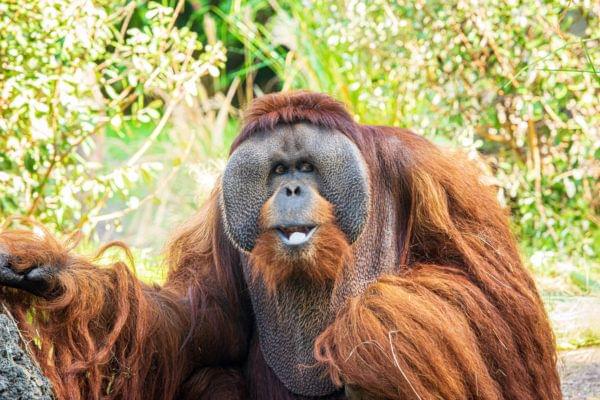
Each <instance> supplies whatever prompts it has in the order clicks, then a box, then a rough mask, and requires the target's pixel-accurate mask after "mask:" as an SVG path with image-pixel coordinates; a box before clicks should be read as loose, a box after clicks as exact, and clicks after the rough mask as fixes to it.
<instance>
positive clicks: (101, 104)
mask: <svg viewBox="0 0 600 400" xmlns="http://www.w3.org/2000/svg"><path fill="white" fill-rule="evenodd" d="M181 4H182V2H180V3H179V4H178V7H180V5H181ZM135 11H136V3H135V2H133V3H127V2H111V1H105V2H101V1H99V2H93V1H90V0H79V1H66V0H35V1H28V2H17V1H13V0H8V1H6V0H5V1H2V2H0V38H1V39H0V60H2V69H0V85H2V86H0V112H1V113H0V130H1V131H2V136H0V217H4V218H5V217H7V216H9V215H12V214H19V215H27V216H33V217H36V218H37V219H38V220H40V221H41V222H44V223H46V224H50V225H53V226H54V227H55V228H57V229H59V230H63V231H64V230H70V229H73V228H83V229H84V230H85V231H89V230H90V229H91V228H92V227H93V226H94V224H95V221H94V217H95V216H96V215H97V214H98V213H99V212H100V210H101V209H102V208H103V206H104V205H105V204H106V202H107V201H108V200H109V199H110V198H111V197H113V196H115V195H116V194H120V195H122V196H124V197H127V196H128V194H129V191H130V189H131V188H132V187H133V186H134V185H135V184H136V183H138V182H140V181H143V182H145V183H148V182H149V181H150V180H151V177H152V175H153V173H154V172H155V171H156V170H159V169H161V167H162V165H161V163H160V162H151V163H147V162H142V156H143V155H144V154H145V153H146V151H147V150H148V148H149V147H150V146H151V145H152V144H153V142H154V141H155V140H156V138H157V136H158V135H159V134H160V133H161V132H162V130H163V129H164V128H165V125H166V123H167V121H168V118H169V116H170V115H171V113H172V112H173V110H174V109H175V106H177V105H178V104H179V103H180V101H181V100H186V102H189V103H192V102H193V100H194V98H195V97H196V96H198V94H199V92H200V91H201V85H200V78H202V77H204V76H207V75H212V76H217V75H219V73H220V68H221V67H222V65H223V63H224V61H225V54H224V49H223V48H222V46H221V45H220V44H219V43H218V42H217V43H214V44H212V45H207V46H203V45H202V43H201V42H200V41H198V40H197V35H196V34H195V33H193V32H191V31H190V30H189V29H187V28H185V27H184V28H178V27H176V26H175V22H176V20H175V18H176V16H177V13H178V10H177V9H175V10H174V9H173V8H171V7H167V6H163V5H160V4H159V3H154V2H150V3H148V4H147V11H146V13H145V18H146V25H144V26H143V27H142V28H130V27H129V22H130V19H131V17H132V15H133V13H134V12H135ZM148 122H153V124H154V125H153V126H154V129H153V131H152V132H151V134H150V135H149V136H148V138H147V140H146V141H144V142H143V144H142V145H141V146H140V147H139V148H137V149H135V150H133V151H131V152H130V156H129V159H128V160H127V161H126V162H124V163H123V164H122V165H119V166H116V167H113V168H111V169H108V168H106V167H103V165H102V164H101V161H102V160H100V159H98V157H97V156H96V154H95V153H94V149H96V148H98V144H99V143H100V144H101V142H102V141H103V138H104V132H105V130H106V128H107V127H108V126H111V127H112V129H113V130H116V131H117V132H119V134H120V135H121V136H122V137H126V136H127V135H128V132H127V130H126V129H123V128H124V127H128V126H131V124H134V125H135V124H140V123H148ZM135 200H136V199H130V202H131V204H130V205H129V207H130V208H136V207H137V204H135V203H136V201H135Z"/></svg>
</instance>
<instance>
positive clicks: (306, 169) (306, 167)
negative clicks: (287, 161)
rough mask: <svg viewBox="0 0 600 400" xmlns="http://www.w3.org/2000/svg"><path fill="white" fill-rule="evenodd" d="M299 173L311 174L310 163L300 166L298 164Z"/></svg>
mask: <svg viewBox="0 0 600 400" xmlns="http://www.w3.org/2000/svg"><path fill="white" fill-rule="evenodd" d="M299 169H300V172H313V169H314V168H313V166H312V164H310V163H307V162H303V163H302V164H300V168H299Z"/></svg>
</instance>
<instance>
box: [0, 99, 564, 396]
mask: <svg viewBox="0 0 600 400" xmlns="http://www.w3.org/2000/svg"><path fill="white" fill-rule="evenodd" d="M0 248H1V252H2V256H0V283H2V285H3V286H4V287H3V288H0V291H1V292H0V295H1V296H2V297H1V299H2V300H3V301H4V302H6V303H8V304H9V306H10V307H11V308H12V310H13V312H15V313H16V314H17V315H18V316H19V318H20V320H21V324H22V328H23V329H24V330H25V331H26V332H29V335H31V336H34V335H35V336H38V337H39V338H40V340H39V341H38V343H40V344H41V346H40V348H39V349H38V352H37V354H36V357H37V358H38V360H39V362H40V364H41V366H42V368H43V369H44V371H45V372H46V374H47V375H48V377H49V378H50V379H51V380H52V381H53V383H54V387H55V390H56V393H57V395H58V397H59V398H64V399H99V398H104V399H247V398H252V399H307V398H319V399H343V398H351V399H352V398H376V399H380V398H385V399H420V400H425V399H453V400H454V399H485V400H487V399H520V400H526V399H540V400H541V399H544V400H548V399H560V398H561V393H560V389H559V379H558V376H557V372H556V354H555V350H554V339H553V335H552V332H551V329H550V326H549V324H548V320H547V318H546V315H545V312H544V308H543V305H542V303H541V301H540V298H539V296H538V293H537V291H536V289H535V286H534V283H533V280H532V278H531V277H530V276H529V274H528V273H527V271H526V270H525V268H524V267H523V264H522V263H521V261H520V258H519V254H518V251H517V246H516V244H515V240H514V239H513V237H512V235H511V234H510V232H509V228H508V224H507V218H506V215H505V213H504V212H503V211H502V210H501V209H500V208H499V206H498V205H497V202H496V200H495V196H494V194H493V193H492V191H491V190H490V189H488V188H486V187H484V186H482V185H481V184H480V183H479V180H478V175H477V172H476V171H475V170H474V169H473V168H472V167H471V165H469V164H468V163H467V162H466V161H464V160H461V159H459V158H457V156H452V155H449V154H446V153H445V152H443V151H441V150H439V149H437V148H436V147H435V146H433V145H432V144H430V143H429V142H428V141H426V140H425V139H423V138H421V137H419V136H417V135H415V134H413V133H411V132H409V131H406V130H402V129H396V128H389V127H379V126H364V125H359V124H357V123H356V122H355V121H354V120H353V119H352V117H351V116H350V115H349V114H348V113H347V112H346V111H345V109H344V107H343V106H342V105H341V104H340V103H338V102H336V101H334V100H332V99H331V98H329V97H327V96H325V95H322V94H314V93H307V92H298V93H291V94H277V95H270V96H264V97H262V98H260V99H258V100H256V101H255V102H254V103H253V104H252V106H251V107H250V109H249V111H248V113H247V116H246V122H245V126H244V128H243V130H242V132H241V134H240V135H239V137H238V138H237V139H236V141H235V143H234V144H233V146H232V149H231V156H230V160H229V162H228V164H227V167H226V169H225V172H224V174H223V176H222V179H221V180H220V183H219V184H218V185H217V187H216V188H215V189H214V191H213V194H212V196H211V197H210V199H209V200H208V202H207V203H206V204H205V205H204V207H203V208H202V209H201V211H200V213H199V215H198V216H197V217H195V218H194V219H193V220H192V221H190V222H189V223H188V224H187V225H186V226H185V227H183V228H182V229H181V231H180V232H179V233H178V234H177V235H176V236H175V238H174V240H173V241H172V242H171V243H170V245H169V248H168V256H167V260H168V261H167V262H168V266H169V274H168V278H167V281H166V283H165V284H164V286H162V287H158V286H148V285H144V284H143V283H140V282H139V281H138V280H137V279H136V278H135V276H133V275H132V273H131V272H130V271H129V270H128V268H127V267H126V265H125V263H120V262H119V263H115V264H114V265H110V266H96V265H94V264H92V262H91V261H89V260H87V259H84V258H82V257H79V256H77V255H74V254H72V253H71V252H70V251H69V249H68V245H63V244H61V243H59V242H58V241H57V240H56V239H54V238H53V237H52V236H51V235H50V234H49V233H47V232H45V233H44V234H33V233H30V232H28V231H15V230H13V231H5V232H3V233H2V234H1V235H0ZM15 288H16V289H22V290H15ZM27 313H28V314H27ZM26 314H27V315H26Z"/></svg>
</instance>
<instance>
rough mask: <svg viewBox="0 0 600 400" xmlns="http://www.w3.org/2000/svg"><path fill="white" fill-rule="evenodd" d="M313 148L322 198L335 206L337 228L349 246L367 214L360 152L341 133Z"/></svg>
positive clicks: (365, 171) (367, 198)
mask: <svg viewBox="0 0 600 400" xmlns="http://www.w3.org/2000/svg"><path fill="white" fill-rule="evenodd" d="M330 138H331V140H326V141H321V142H320V143H319V145H318V146H314V147H313V149H315V159H316V164H317V168H318V169H319V173H320V176H321V188H320V191H321V195H322V196H323V197H325V198H326V199H327V200H328V201H329V202H330V203H332V204H333V205H334V208H335V216H336V219H337V223H338V225H339V227H340V229H341V230H342V231H343V232H344V233H345V234H346V235H347V236H348V240H349V241H350V243H353V242H355V241H356V239H357V238H358V237H359V236H360V234H361V232H362V230H363V227H364V225H365V222H366V219H367V214H368V211H369V184H368V173H367V167H366V165H365V162H364V160H363V158H362V156H361V154H360V151H359V150H358V148H357V147H356V145H354V143H352V142H351V141H350V139H348V138H346V137H345V136H343V135H342V134H337V135H335V136H331V137H330Z"/></svg>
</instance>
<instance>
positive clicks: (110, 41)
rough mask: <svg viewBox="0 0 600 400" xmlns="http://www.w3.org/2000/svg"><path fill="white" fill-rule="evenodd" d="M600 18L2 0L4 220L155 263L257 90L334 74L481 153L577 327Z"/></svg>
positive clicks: (475, 4) (388, 119)
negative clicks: (112, 245)
mask: <svg viewBox="0 0 600 400" xmlns="http://www.w3.org/2000/svg"><path fill="white" fill-rule="evenodd" d="M599 19H600V3H599V2H597V1H595V0H579V1H578V0H553V1H542V0H508V1H504V2H497V1H493V0H452V1H450V2H448V1H437V0H428V1H423V0H417V1H410V2H409V1H391V0H373V1H369V0H345V1H341V0H303V1H295V0H246V1H241V0H223V1H217V0H213V1H209V0H164V1H161V2H147V1H115V0H98V1H90V0H30V1H27V2H22V1H17V0H0V223H4V224H6V225H8V224H10V223H11V222H10V218H11V217H12V216H28V217H32V218H34V219H36V220H38V221H40V222H42V223H44V224H46V225H48V226H49V227H51V228H52V229H54V230H56V231H57V232H63V233H69V232H74V231H80V232H82V233H83V237H84V238H85V240H84V241H83V244H82V247H83V248H84V250H86V249H87V250H89V251H90V252H92V249H93V248H94V247H96V246H97V244H98V243H99V242H105V241H108V240H112V239H117V238H118V239H120V240H124V241H126V242H128V243H129V244H131V245H132V246H133V247H134V250H135V252H136V254H137V258H138V266H137V269H138V273H139V274H140V276H142V278H144V279H147V280H160V279H162V277H163V270H162V268H161V265H160V261H159V257H158V255H159V249H160V248H161V247H162V245H163V244H164V241H165V239H166V238H167V237H168V232H169V230H171V229H172V228H173V227H174V226H176V225H177V223H179V222H180V221H182V220H184V219H186V218H188V217H189V216H190V215H192V214H193V213H194V210H196V209H197V208H198V206H199V204H200V203H201V202H202V200H203V198H204V197H205V196H206V195H207V193H208V191H209V190H210V189H211V187H212V185H213V183H214V182H215V180H216V179H217V177H218V174H219V173H220V171H221V170H222V168H223V166H224V164H225V162H226V157H227V150H228V147H229V144H230V143H231V141H232V140H233V138H234V137H235V135H236V133H237V130H238V127H239V126H240V121H241V116H242V112H243V108H244V107H245V105H247V104H248V102H250V101H251V100H252V99H253V98H255V97H257V96H261V95H262V94H264V93H269V92H274V91H280V90H290V89H297V88H304V89H311V90H316V91H322V92H326V93H329V94H331V95H333V96H334V97H336V98H338V99H339V100H341V101H343V102H344V103H346V104H347V105H348V107H349V109H350V111H351V112H352V113H353V114H354V115H355V117H356V119H357V120H358V121H360V122H362V123H373V124H389V125H395V126H404V127H409V128H411V129H413V130H415V131H417V132H418V133H420V134H423V135H424V136H426V137H428V138H430V139H431V140H433V141H435V142H436V143H438V144H439V145H441V146H443V147H447V148H448V149H459V150H461V151H464V152H466V153H468V154H469V156H470V157H471V158H472V159H473V160H474V161H475V162H477V163H478V164H479V165H480V167H481V170H482V173H483V176H484V179H485V180H486V182H487V183H488V184H489V185H493V186H494V187H495V188H496V189H497V193H498V200H499V201H500V202H501V203H502V204H503V205H504V206H505V207H507V208H508V209H509V210H510V212H511V214H512V221H513V226H514V231H515V233H516V234H517V235H518V238H519V240H520V243H521V245H522V249H523V254H524V257H525V260H526V262H527V263H528V265H529V266H530V267H531V269H532V270H533V271H534V273H535V274H536V278H537V280H538V283H539V284H540V286H541V288H542V289H543V292H544V296H545V299H546V300H547V302H548V305H549V308H550V310H551V311H553V312H554V311H556V312H555V313H554V314H553V316H554V319H555V321H559V324H562V325H561V326H567V325H568V326H569V327H570V328H569V329H571V328H572V327H574V326H577V321H575V322H574V321H572V320H571V319H572V318H573V315H574V314H573V312H572V311H573V308H577V309H579V308H582V307H583V308H585V307H591V309H592V310H593V309H594V308H596V307H597V306H598V303H597V302H594V301H593V300H592V301H591V303H589V304H588V303H587V302H589V301H590V300H589V299H590V297H589V296H592V298H593V296H597V295H598V294H600V266H599V265H600V262H599V253H600V229H599V223H600V216H599V214H600V198H599V197H600V180H599V179H598V178H599V176H600V164H599V160H600V100H599V95H600V45H599V43H600V20H599ZM582 295H586V296H588V297H585V301H584V302H583V303H581V302H577V303H573V302H569V299H570V298H572V296H582ZM586 304H587V305H586ZM596 317H597V318H596V321H598V320H600V317H598V316H597V308H596ZM586 318H587V317H586ZM565 321H566V322H565ZM596 328H597V330H593V329H592V330H590V329H588V328H585V329H580V330H579V331H578V332H577V333H576V334H572V333H564V332H561V331H560V330H559V332H558V336H559V344H560V345H561V346H562V347H573V346H580V345H585V344H591V343H600V340H599V337H600V334H599V333H598V332H600V327H596ZM596 328H594V329H596Z"/></svg>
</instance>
